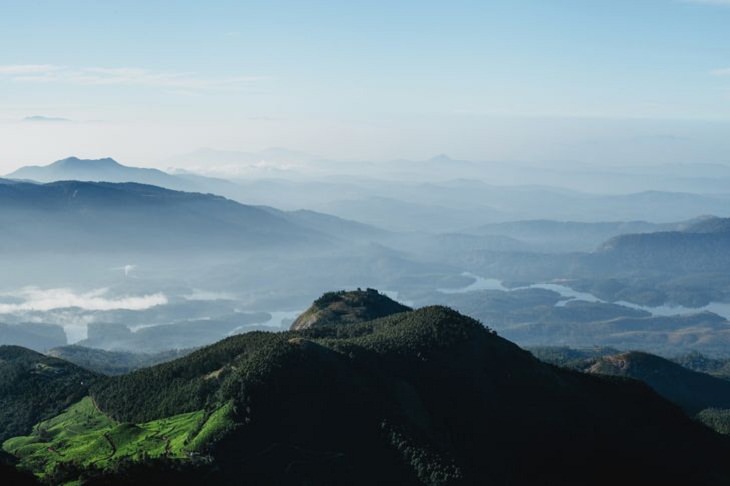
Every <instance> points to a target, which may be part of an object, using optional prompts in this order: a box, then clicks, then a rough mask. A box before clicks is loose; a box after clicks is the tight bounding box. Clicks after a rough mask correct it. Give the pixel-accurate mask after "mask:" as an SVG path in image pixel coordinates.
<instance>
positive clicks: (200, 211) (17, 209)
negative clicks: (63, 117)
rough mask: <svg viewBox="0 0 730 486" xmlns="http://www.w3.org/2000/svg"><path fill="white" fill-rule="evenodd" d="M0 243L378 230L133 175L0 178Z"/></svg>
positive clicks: (243, 240)
mask: <svg viewBox="0 0 730 486" xmlns="http://www.w3.org/2000/svg"><path fill="white" fill-rule="evenodd" d="M0 225H1V226H2V228H3V234H2V235H1V236H0V249H1V250H3V251H13V252H27V251H52V252H54V253H58V252H68V251H74V252H78V251H94V252H98V253H103V252H108V251H120V250H121V251H128V252H129V251H143V250H144V251H156V250H160V251H166V252H169V251H175V250H176V251H180V250H206V251H209V252H210V251H218V250H228V251H241V250H251V249H272V248H286V247H299V248H306V247H316V248H321V247H323V246H326V245H328V244H332V243H333V242H334V241H337V240H348V237H353V238H354V237H357V238H361V237H363V236H364V235H375V234H379V232H378V230H376V229H374V228H371V227H368V226H366V225H361V224H358V223H355V222H350V221H345V220H342V219H339V218H335V217H333V216H328V215H324V214H320V213H314V212H306V211H293V212H286V211H279V210H276V209H274V208H269V207H263V206H250V205H245V204H240V203H237V202H234V201H231V200H229V199H226V198H223V197H220V196H215V195H212V194H202V193H192V192H180V191H173V190H169V189H165V188H162V187H157V186H151V185H143V184H137V183H109V182H79V181H61V182H53V183H48V184H36V183H31V182H18V181H7V180H6V181H4V183H3V184H0Z"/></svg>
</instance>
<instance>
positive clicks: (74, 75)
mask: <svg viewBox="0 0 730 486" xmlns="http://www.w3.org/2000/svg"><path fill="white" fill-rule="evenodd" d="M0 78H6V79H10V80H12V81H15V82H23V83H65V84H74V85H81V86H137V87H147V88H163V89H170V90H178V91H211V90H229V89H239V88H243V87H246V86H248V85H251V84H253V83H256V82H258V81H262V80H265V79H268V78H267V77H265V76H229V77H202V76H198V75H197V74H196V73H193V72H165V71H154V70H150V69H142V68H134V67H119V68H106V67H83V68H72V67H65V66H56V65H52V64H13V65H0Z"/></svg>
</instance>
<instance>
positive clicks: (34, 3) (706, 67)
mask: <svg viewBox="0 0 730 486" xmlns="http://www.w3.org/2000/svg"><path fill="white" fill-rule="evenodd" d="M728 26H730V0H590V1H586V0H478V1H468V0H451V1H448V2H447V1H434V0H417V1H416V0H400V1H399V0H390V1H379V0H371V1H360V0H349V1H342V0H341V1H308V0H269V1H263V0H262V1H245V0H237V1H220V0H209V1H205V2H201V1H184V0H177V1H156V0H145V1H137V0H125V1H123V2H122V1H104V2H101V1H83V0H44V1H39V0H21V1H16V0H0V173H5V172H9V171H10V170H13V169H15V168H17V167H18V166H20V165H25V164H30V163H33V164H45V163H50V162H52V161H53V160H56V159H60V158H63V157H66V156H69V155H77V156H81V157H102V156H111V157H114V158H116V159H117V160H120V161H122V162H124V163H129V164H133V165H142V166H156V167H163V168H164V167H166V166H167V165H168V164H169V160H170V158H171V157H174V156H176V155H179V154H184V153H187V152H190V151H193V150H195V149H198V148H201V147H211V148H214V149H223V150H241V151H249V152H251V151H258V150H263V149H265V148H267V147H272V146H273V147H286V148H289V149H295V150H302V151H305V152H310V153H313V154H317V155H320V156H322V157H327V158H334V159H338V160H339V159H341V160H349V161H357V160H365V159H367V160H388V159H395V158H412V159H419V158H427V157H430V156H433V155H435V154H438V153H448V154H449V155H451V156H452V157H457V158H466V159H472V160H500V161H515V162H517V161H519V162H529V163H533V164H542V165H547V164H555V163H563V162H571V163H572V162H577V163H586V164H596V165H635V164H661V163H694V162H703V163H730V161H728V160H727V159H728V155H727V154H730V141H729V140H730V28H728Z"/></svg>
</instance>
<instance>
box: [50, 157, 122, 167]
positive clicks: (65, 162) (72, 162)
mask: <svg viewBox="0 0 730 486" xmlns="http://www.w3.org/2000/svg"><path fill="white" fill-rule="evenodd" d="M51 166H53V167H65V168H85V169H89V168H98V167H123V166H122V164H120V163H119V162H117V161H116V160H114V159H112V158H111V157H104V158H102V159H80V158H78V157H75V156H71V157H66V158H65V159H61V160H57V161H56V162H54V163H52V164H51Z"/></svg>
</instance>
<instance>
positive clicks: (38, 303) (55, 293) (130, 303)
mask: <svg viewBox="0 0 730 486" xmlns="http://www.w3.org/2000/svg"><path fill="white" fill-rule="evenodd" d="M107 292H108V289H97V290H93V291H91V292H86V293H76V292H74V291H73V290H70V289H63V288H61V289H39V288H37V287H26V288H23V289H21V290H18V291H17V292H11V293H5V294H0V314H16V313H21V312H33V311H36V312H48V311H52V310H57V309H68V308H78V309H83V310H87V311H110V310H145V309H149V308H151V307H155V306H158V305H165V304H167V297H165V295H164V294H160V293H157V294H150V295H143V296H141V297H120V298H111V297H106V294H107ZM2 301H4V302H2Z"/></svg>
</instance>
